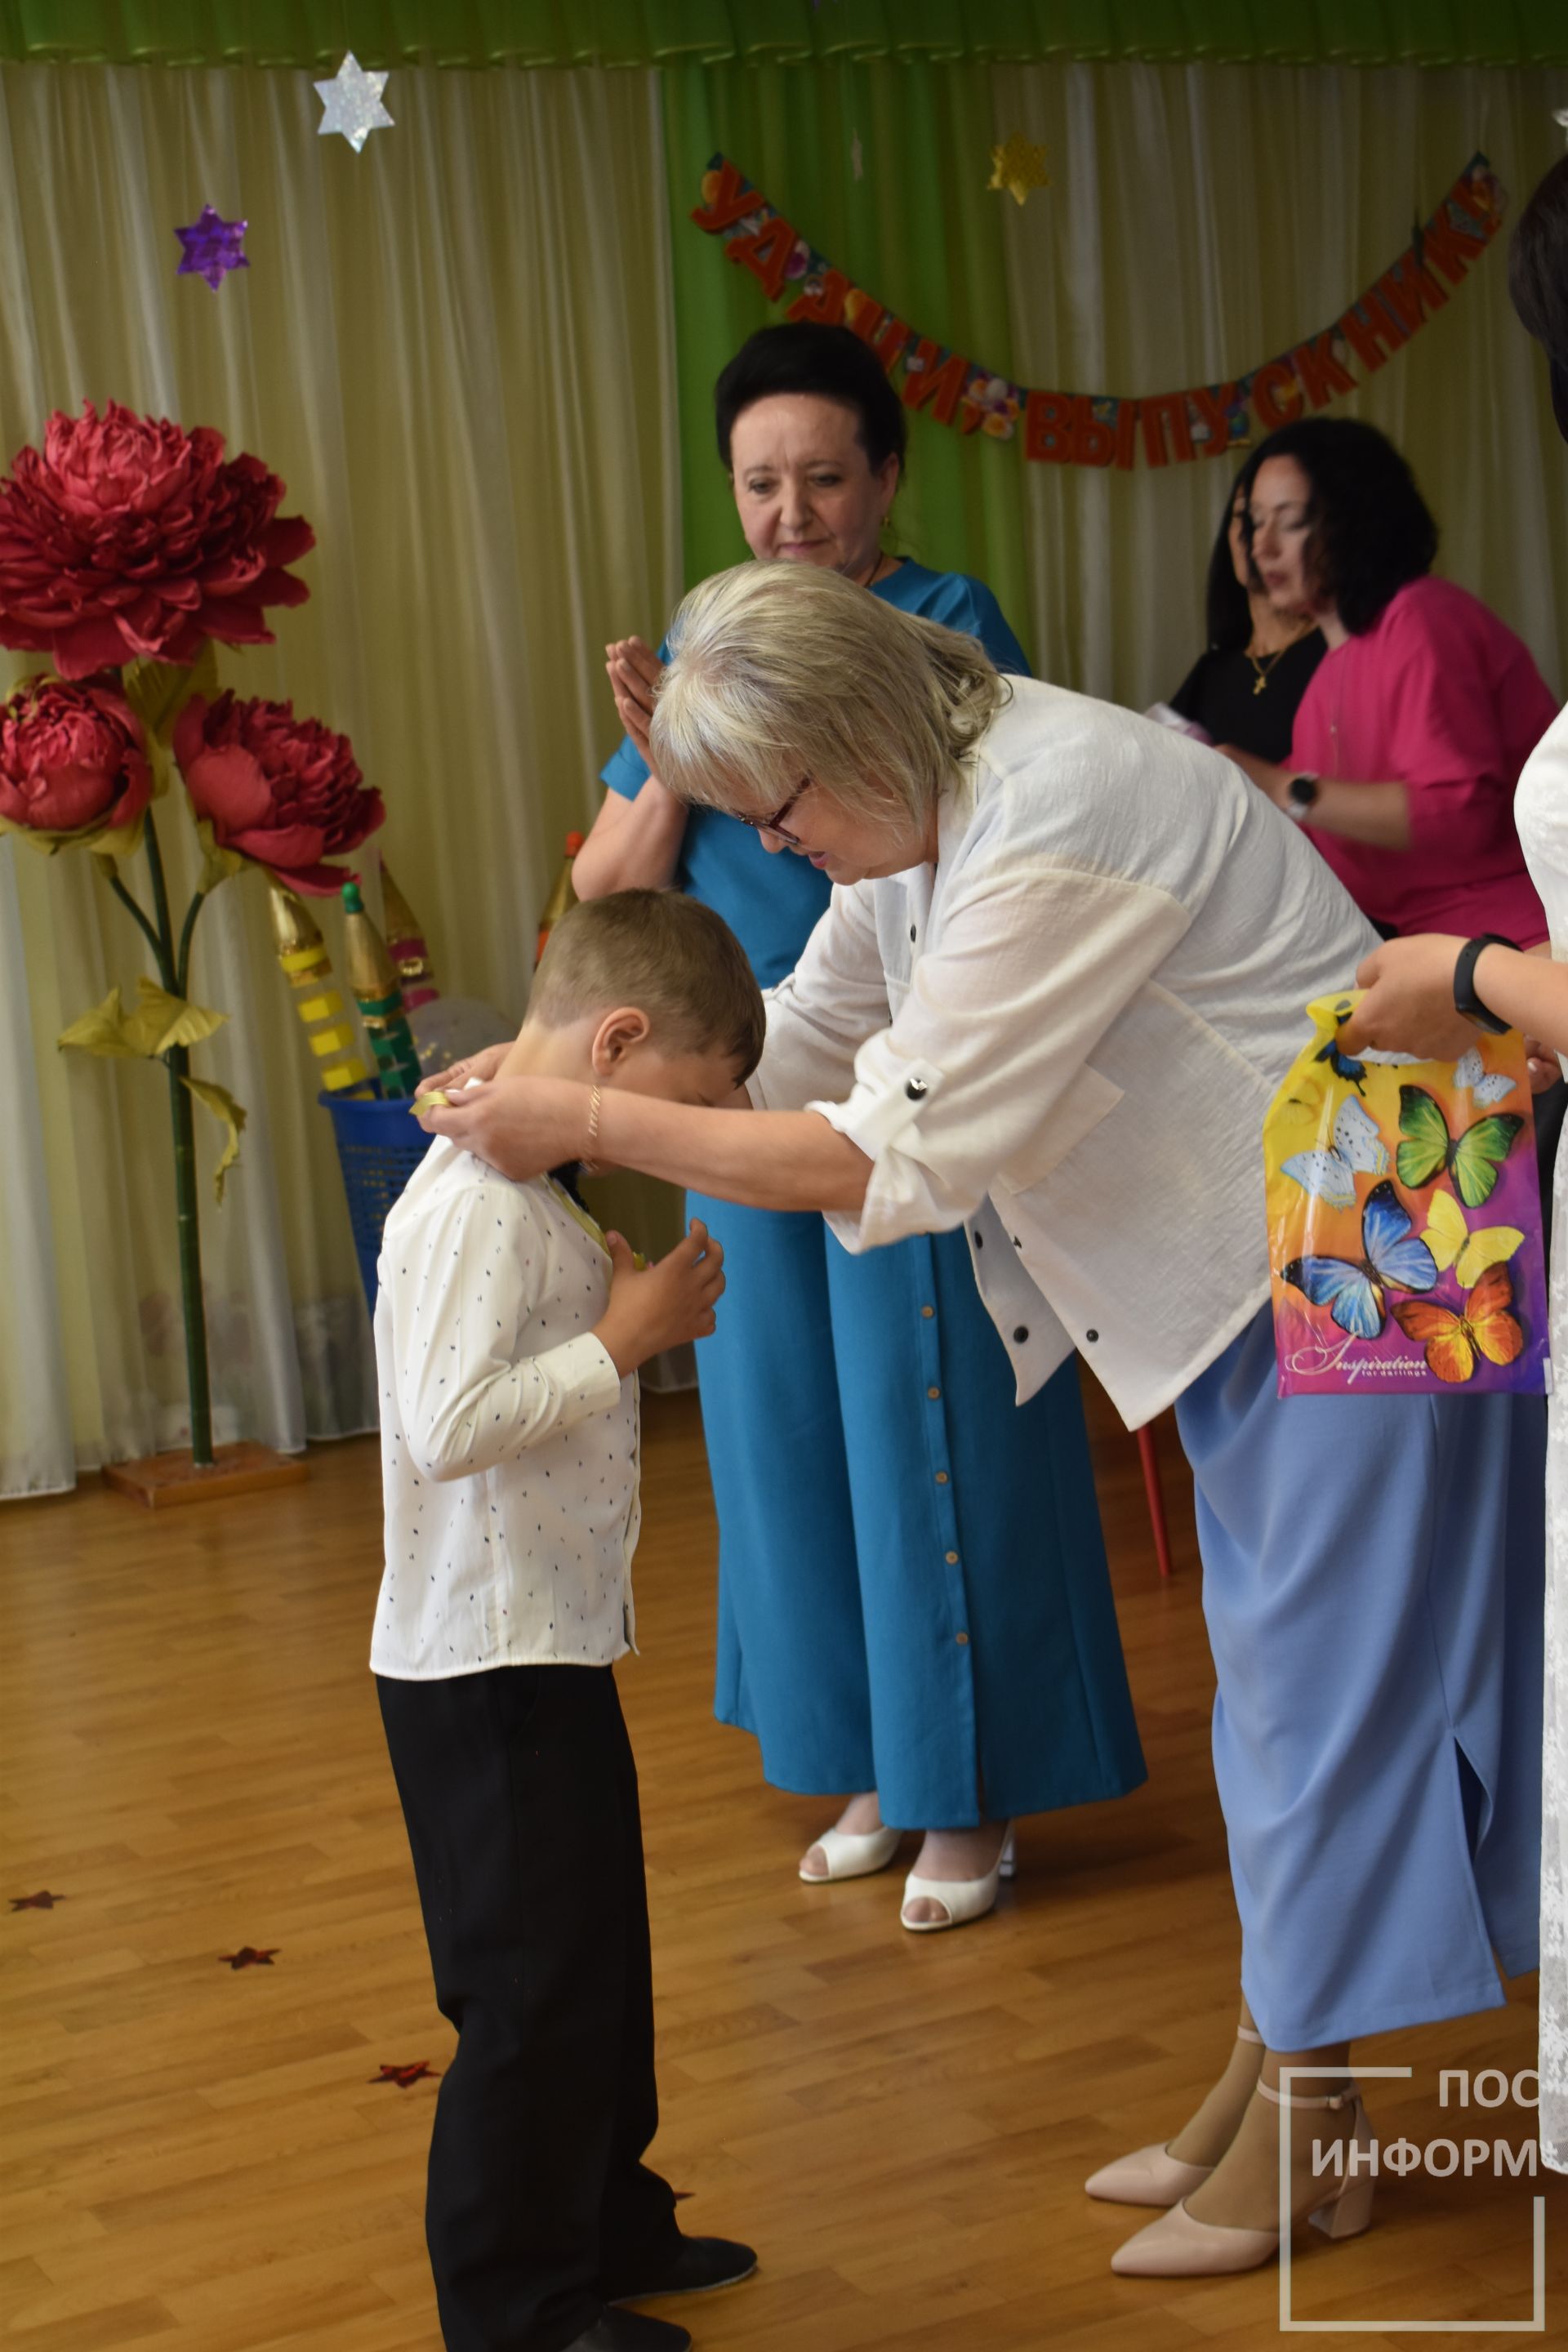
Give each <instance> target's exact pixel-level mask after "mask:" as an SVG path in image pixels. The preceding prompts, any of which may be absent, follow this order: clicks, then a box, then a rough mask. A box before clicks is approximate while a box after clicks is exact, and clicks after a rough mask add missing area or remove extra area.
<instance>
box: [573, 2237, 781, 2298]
mask: <svg viewBox="0 0 1568 2352" xmlns="http://www.w3.org/2000/svg"><path fill="white" fill-rule="evenodd" d="M756 2267H757V2258H756V2255H755V2254H754V2253H753V2252H752V2249H751V2247H750V2246H742V2245H741V2244H739V2243H738V2242H736V2240H735V2239H733V2238H680V2239H678V2240H677V2242H676V2244H675V2247H674V2249H673V2251H672V2252H669V2253H668V2254H666V2255H663V2256H657V2255H656V2256H655V2257H654V2259H653V2260H652V2261H651V2262H648V2263H643V2264H641V2265H639V2266H637V2268H636V2269H634V2270H633V2271H632V2272H631V2273H629V2274H626V2273H623V2274H620V2275H617V2276H615V2277H613V2278H611V2279H610V2281H609V2282H608V2284H604V2285H601V2287H600V2290H599V2292H600V2293H601V2294H602V2295H603V2296H604V2298H605V2302H606V2303H655V2302H657V2301H658V2298H659V2297H660V2296H661V2295H666V2294H712V2293H713V2291H714V2289H715V2288H716V2287H721V2286H733V2285H734V2284H736V2282H737V2281H738V2280H740V2279H743V2278H750V2277H751V2275H752V2272H753V2271H754V2270H755V2269H756Z"/></svg>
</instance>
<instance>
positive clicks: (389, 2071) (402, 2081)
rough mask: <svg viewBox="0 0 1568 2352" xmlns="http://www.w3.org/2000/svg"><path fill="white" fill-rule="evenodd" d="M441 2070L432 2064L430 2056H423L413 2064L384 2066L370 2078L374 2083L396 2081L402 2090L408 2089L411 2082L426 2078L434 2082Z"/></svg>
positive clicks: (421, 2080)
mask: <svg viewBox="0 0 1568 2352" xmlns="http://www.w3.org/2000/svg"><path fill="white" fill-rule="evenodd" d="M439 2072H440V2069H439V2068H438V2067H436V2066H432V2065H431V2063H430V2061H429V2060H428V2058H421V2059H419V2060H418V2061H417V2063H416V2064H414V2065H412V2066H384V2067H383V2068H382V2070H381V2072H380V2074H373V2075H372V2076H371V2077H370V2079H371V2081H372V2082H373V2083H395V2084H396V2085H397V2087H398V2089H399V2090H400V2091H406V2090H407V2089H408V2087H409V2085H410V2084H413V2083H420V2082H424V2081H426V2080H429V2081H431V2082H434V2081H435V2079H436V2076H437V2074H438V2073H439Z"/></svg>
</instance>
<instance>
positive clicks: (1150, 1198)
mask: <svg viewBox="0 0 1568 2352" xmlns="http://www.w3.org/2000/svg"><path fill="white" fill-rule="evenodd" d="M1010 685H1011V688H1012V694H1011V698H1010V700H1009V702H1008V703H1007V705H1006V706H1005V709H1003V710H1002V711H1001V712H1000V713H999V714H998V716H997V718H996V719H995V720H994V722H993V724H992V726H991V727H990V729H989V730H988V731H987V733H986V735H985V736H984V740H983V741H982V742H981V744H980V745H979V747H978V748H977V751H975V753H974V754H973V756H972V758H971V760H970V761H969V763H968V767H967V771H966V773H965V776H964V778H963V782H962V784H961V785H959V786H957V787H955V788H954V790H953V792H952V793H951V794H950V795H949V796H948V798H947V800H946V801H944V803H943V806H942V817H941V825H940V839H939V846H938V855H937V862H936V865H935V866H934V867H931V866H916V867H913V868H911V869H910V871H908V872H907V873H903V874H899V875H895V876H893V877H890V878H889V879H888V880H885V881H877V882H861V883H858V884H856V885H854V886H853V887H848V888H842V887H841V888H838V889H836V890H835V891H834V894H833V898H832V902H831V904H830V906H829V907H828V909H827V911H826V914H825V915H824V916H823V918H822V919H821V921H820V922H819V923H818V924H817V927H816V930H815V931H814V932H813V933H812V936H811V938H810V940H808V941H807V943H806V947H805V953H804V954H803V955H802V957H801V960H800V962H799V965H798V966H797V968H796V969H795V971H794V972H793V973H792V974H791V976H790V977H789V979H787V980H785V981H784V982H782V984H781V985H780V986H779V987H777V988H775V989H773V990H772V991H770V992H769V996H768V1035H767V1049H766V1052H765V1053H764V1055H763V1061H762V1065H761V1067H760V1068H759V1070H758V1072H757V1074H756V1076H754V1077H753V1078H752V1081H751V1084H750V1088H749V1092H750V1095H751V1099H752V1103H753V1104H754V1105H755V1106H756V1108H759V1109H763V1110H797V1109H802V1108H809V1109H812V1110H815V1111H819V1112H820V1113H821V1115H822V1116H823V1117H824V1118H826V1119H828V1120H830V1121H831V1122H832V1124H833V1125H834V1126H835V1127H837V1128H838V1129H840V1130H841V1131H842V1132H843V1133H844V1134H846V1135H847V1136H849V1137H850V1138H851V1139H852V1140H853V1141H854V1142H855V1143H857V1144H858V1146H859V1148H860V1150H862V1151H864V1152H865V1153H866V1155H867V1157H868V1159H869V1160H871V1161H872V1163H873V1165H872V1171H871V1179H870V1183H869V1186H868V1190H867V1193H866V1200H865V1204H864V1206H863V1208H862V1209H861V1211H860V1213H859V1214H858V1216H857V1215H855V1214H853V1213H847V1214H839V1215H835V1216H832V1217H830V1218H829V1220H828V1222H829V1223H830V1225H831V1226H832V1228H833V1231H834V1232H835V1233H836V1234H837V1236H838V1238H839V1240H840V1241H841V1242H843V1244H845V1246H846V1247H847V1249H850V1250H857V1251H858V1250H864V1249H871V1248H874V1247H876V1246H877V1245H878V1244H881V1243H885V1242H893V1241H899V1240H900V1239H902V1238H903V1236H904V1235H906V1234H913V1233H928V1232H938V1231H943V1230H946V1229H949V1228H951V1227H953V1226H956V1225H960V1224H962V1225H964V1226H965V1227H966V1228H967V1231H968V1236H969V1247H970V1255H971V1257H972V1259H973V1265H974V1273H975V1279H976V1281H977V1282H978V1284H979V1286H980V1291H981V1295H982V1297H984V1301H985V1304H986V1306H987V1307H988V1308H989V1310H990V1312H991V1315H992V1318H993V1319H994V1322H995V1324H996V1328H997V1329H998V1331H999V1332H1000V1333H1001V1335H1002V1339H1003V1342H1004V1344H1005V1347H1006V1349H1007V1351H1008V1353H1009V1355H1010V1357H1011V1358H1012V1360H1013V1366H1014V1370H1015V1373H1016V1379H1017V1389H1018V1399H1019V1402H1024V1401H1025V1400H1026V1398H1028V1397H1030V1396H1032V1395H1033V1394H1034V1392H1035V1391H1036V1390H1037V1389H1038V1388H1039V1387H1040V1385H1041V1384H1042V1382H1043V1381H1045V1380H1046V1379H1047V1377H1048V1376H1049V1374H1050V1373H1051V1372H1053V1371H1054V1370H1056V1368H1057V1366H1058V1364H1059V1363H1061V1362H1062V1361H1063V1360H1065V1358H1066V1357H1067V1355H1068V1353H1069V1352H1070V1350H1071V1349H1072V1348H1073V1347H1075V1346H1076V1347H1078V1348H1079V1349H1080V1350H1081V1351H1082V1353H1083V1354H1084V1355H1085V1356H1086V1357H1087V1358H1088V1359H1089V1362H1090V1363H1091V1364H1092V1366H1093V1368H1094V1370H1095V1371H1096V1372H1097V1374H1098V1375H1099V1377H1100V1380H1101V1381H1102V1382H1103V1383H1104V1385H1105V1387H1106V1389H1107V1390H1108V1391H1109V1392H1110V1397H1111V1398H1112V1400H1113V1402H1115V1404H1116V1406H1117V1408H1118V1410H1119V1411H1120V1412H1121V1416H1122V1418H1123V1420H1124V1421H1125V1422H1126V1423H1127V1425H1128V1427H1129V1428H1132V1429H1135V1428H1137V1427H1138V1426H1139V1425H1140V1424H1141V1423H1143V1422H1146V1421H1149V1420H1151V1419H1152V1417H1153V1415H1154V1414H1155V1413H1157V1412H1161V1411H1162V1410H1163V1408H1164V1407H1165V1406H1166V1405H1168V1404H1170V1403H1171V1402H1173V1400H1174V1399H1175V1398H1176V1397H1178V1396H1179V1395H1180V1394H1181V1392H1182V1391H1183V1390H1184V1388H1186V1387H1187V1386H1188V1385H1189V1383H1190V1382H1191V1381H1194V1379H1195V1378H1196V1377H1197V1375H1198V1373H1200V1372H1201V1371H1203V1370H1205V1368H1206V1367H1207V1366H1208V1365H1209V1364H1211V1363H1212V1362H1213V1361H1214V1360H1215V1357H1216V1356H1218V1355H1219V1354H1220V1353H1221V1352H1222V1350H1223V1349H1225V1348H1226V1347H1227V1346H1228V1344H1229V1343H1230V1341H1231V1340H1232V1339H1234V1338H1235V1337H1236V1336H1237V1333H1238V1332H1239V1331H1240V1330H1241V1329H1242V1328H1244V1327H1245V1325H1246V1324H1247V1322H1248V1320H1249V1319H1250V1318H1251V1317H1252V1316H1253V1315H1254V1314H1255V1313H1256V1312H1257V1311H1258V1307H1261V1306H1262V1305H1263V1303H1264V1302H1265V1300H1266V1299H1267V1298H1268V1249H1267V1218H1266V1211H1265V1203H1264V1162H1263V1140H1262V1126H1263V1115H1264V1112H1265V1110H1266V1109H1267V1108H1268V1104H1269V1101H1270V1100H1271V1098H1272V1097H1273V1095H1274V1092H1275V1090H1276V1088H1277V1087H1278V1086H1279V1081H1280V1079H1281V1077H1282V1076H1284V1074H1285V1072H1286V1070H1287V1068H1288V1067H1289V1064H1290V1062H1291V1061H1292V1060H1293V1059H1294V1057H1295V1055H1297V1053H1298V1052H1300V1048H1301V1046H1302V1045H1304V1044H1305V1043H1306V1042H1307V1040H1308V1038H1309V1036H1310V1028H1309V1025H1308V1023H1307V1020H1306V1017H1305V1007H1306V1005H1307V1003H1308V1001H1309V1000H1310V998H1313V997H1317V996H1323V995H1327V994H1331V992H1333V991H1334V990H1336V989H1342V988H1348V987H1349V986H1350V985H1351V984H1352V982H1353V980H1354V976H1355V970H1356V966H1357V964H1358V963H1359V962H1360V961H1361V959H1362V957H1363V955H1364V954H1366V953H1367V951H1368V950H1370V949H1372V948H1373V947H1375V946H1376V944H1377V935H1376V933H1375V932H1374V931H1373V929H1372V926H1371V925H1370V924H1369V923H1368V922H1367V921H1366V920H1365V919H1364V917H1363V916H1362V915H1361V914H1360V913H1358V911H1357V909H1356V908H1355V907H1354V905H1353V904H1352V901H1351V899H1350V898H1349V897H1348V896H1347V894H1346V893H1345V891H1344V890H1343V888H1342V887H1341V885H1340V883H1339V882H1338V881H1337V880H1336V879H1335V877H1334V876H1333V875H1332V874H1331V872H1330V870H1329V868H1328V866H1326V865H1325V864H1324V862H1323V860H1322V859H1321V857H1320V856H1319V855H1318V853H1317V851H1316V850H1315V849H1313V847H1312V846H1311V845H1310V842H1308V841H1306V840H1304V839H1303V837H1302V835H1301V834H1300V830H1299V829H1298V827H1297V826H1296V825H1294V824H1292V823H1291V822H1290V820H1289V817H1286V816H1283V815H1281V814H1280V813H1279V810H1278V809H1276V808H1275V807H1274V806H1273V805H1272V803H1270V802H1268V800H1267V799H1266V798H1265V797H1264V795H1263V793H1260V792H1259V791H1258V789H1257V788H1256V786H1254V785H1253V784H1251V783H1250V782H1248V781H1247V778H1246V777H1245V776H1244V775H1243V774H1242V773H1241V772H1240V771H1239V770H1238V769H1237V767H1235V766H1234V765H1233V764H1232V763H1231V761H1228V760H1226V759H1222V758H1221V757H1220V756H1219V754H1218V753H1217V752H1215V751H1209V750H1207V749H1205V747H1203V746H1202V745H1200V744H1197V743H1194V742H1191V741H1189V740H1186V739H1185V738H1184V737H1183V736H1180V735H1178V734H1175V733H1173V731H1172V730H1168V729H1166V728H1163V727H1158V726H1155V725H1152V723H1150V722H1149V721H1148V720H1146V719H1139V718H1135V717H1133V716H1132V714H1131V712H1128V711H1124V710H1120V709H1116V708H1114V707H1113V706H1111V705H1110V704H1108V703H1101V702H1094V701H1091V700H1089V698H1087V697H1086V696H1083V695H1077V694H1068V693H1067V692H1065V691H1064V690H1063V689H1062V688H1058V687H1052V686H1046V685H1042V684H1040V683H1039V682H1037V680H1034V679H1029V678H1014V679H1012V680H1011V681H1010Z"/></svg>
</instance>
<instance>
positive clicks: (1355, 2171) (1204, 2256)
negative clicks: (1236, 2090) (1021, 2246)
mask: <svg viewBox="0 0 1568 2352" xmlns="http://www.w3.org/2000/svg"><path fill="white" fill-rule="evenodd" d="M1258 2090H1259V2091H1260V2092H1261V2094H1262V2095H1263V2096H1264V2098H1266V2099H1268V2100H1269V2101H1270V2102H1271V2103H1272V2104H1273V2105H1275V2106H1277V2107H1345V2106H1348V2107H1351V2108H1352V2109H1353V2111H1354V2112H1353V2118H1352V2120H1353V2124H1354V2129H1353V2130H1352V2134H1351V2137H1350V2141H1349V2146H1350V2147H1352V2149H1360V2150H1362V2151H1363V2153H1364V2154H1365V2155H1366V2157H1367V2158H1369V2159H1370V2158H1372V2156H1373V2147H1374V2143H1373V2137H1372V2133H1371V2131H1370V2130H1369V2128H1368V2126H1367V2120H1366V2109H1365V2107H1364V2106H1363V2105H1362V2096H1361V2091H1360V2088H1359V2086H1358V2085H1357V2084H1354V2083H1347V2084H1345V2086H1344V2089H1343V2090H1342V2091H1336V2092H1335V2093H1334V2094H1333V2095H1332V2097H1331V2098H1327V2099H1304V2098H1301V2097H1300V2096H1299V2095H1297V2094H1296V2093H1295V2092H1291V2093H1289V2095H1287V2093H1285V2092H1284V2091H1271V2090H1270V2089H1269V2088H1268V2084H1266V2083H1259V2084H1258ZM1307 2219H1308V2220H1309V2221H1310V2222H1311V2224H1312V2227H1313V2228H1314V2229H1315V2230H1321V2231H1322V2232H1323V2234H1324V2236H1325V2237H1329V2238H1354V2237H1359V2236H1360V2234H1361V2232H1362V2231H1363V2230H1364V2229H1365V2228H1366V2226H1367V2223H1368V2222H1369V2221H1371V2219H1372V2173H1371V2170H1370V2168H1369V2169H1367V2170H1365V2171H1363V2170H1362V2169H1361V2168H1359V2166H1349V2165H1348V2166H1347V2168H1346V2169H1345V2171H1344V2172H1343V2173H1342V2175H1341V2176H1340V2179H1339V2185H1338V2187H1337V2188H1336V2189H1335V2190H1334V2193H1333V2195H1332V2196H1331V2197H1329V2198H1326V2199H1325V2200H1324V2201H1323V2203H1322V2204H1321V2205H1317V2206H1314V2207H1313V2209H1312V2210H1311V2212H1310V2213H1309V2214H1308V2216H1307ZM1278 2252H1279V2231H1278V2230H1231V2229H1226V2228H1223V2227H1222V2226H1221V2225H1220V2224H1219V2223H1217V2222H1214V2221H1194V2217H1193V2216H1192V2214H1190V2213H1189V2212H1188V2210H1187V2208H1186V2203H1185V2200H1184V2201H1183V2202H1182V2203H1181V2204H1179V2205H1173V2207H1172V2208H1171V2210H1170V2211H1169V2212H1168V2213H1162V2214H1161V2216H1160V2218H1159V2220H1158V2221H1151V2222H1150V2223H1149V2225H1148V2227H1147V2228H1146V2229H1142V2230H1140V2231H1139V2232H1138V2234H1137V2236H1136V2237H1135V2238H1129V2239H1128V2241H1127V2243H1126V2244H1125V2245H1124V2246H1118V2248H1117V2250H1116V2252H1114V2253H1113V2254H1112V2255H1111V2257H1110V2267H1111V2269H1112V2270H1113V2271H1115V2272H1116V2273H1117V2275H1118V2276H1119V2277H1120V2278H1229V2277H1231V2276H1233V2275H1234V2274H1235V2273H1237V2272H1238V2271H1255V2270H1260V2269H1261V2268H1262V2266H1263V2264H1264V2263H1267V2262H1269V2261H1271V2260H1272V2259H1273V2257H1274V2256H1275V2255H1276V2254H1278Z"/></svg>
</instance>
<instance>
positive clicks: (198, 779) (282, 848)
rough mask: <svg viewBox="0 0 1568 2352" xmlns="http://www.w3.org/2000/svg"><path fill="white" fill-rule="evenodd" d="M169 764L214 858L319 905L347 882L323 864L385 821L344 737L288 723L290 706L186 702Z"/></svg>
mask: <svg viewBox="0 0 1568 2352" xmlns="http://www.w3.org/2000/svg"><path fill="white" fill-rule="evenodd" d="M174 757H175V759H176V760H177V761H179V763H180V772H181V773H182V775H183V776H184V780H185V782H186V784H187V785H188V786H189V788H190V794H191V799H192V802H193V803H194V804H195V812H196V814H197V815H198V816H199V817H205V819H206V820H207V822H208V823H209V824H211V826H212V828H213V833H214V835H215V837H216V841H217V844H218V846H219V847H220V848H222V849H233V850H237V852H238V853H239V855H240V856H242V857H251V858H254V859H255V860H256V862H257V864H258V866H268V867H269V868H270V869H271V871H272V872H273V873H274V874H276V875H277V877H278V878H279V881H281V882H287V883H288V884H289V887H290V888H291V889H295V890H304V891H308V892H310V894H311V895H312V896H314V897H316V898H327V897H330V896H331V893H332V892H333V891H335V890H336V889H337V888H338V887H340V885H341V884H342V882H343V881H344V880H345V879H347V877H346V876H345V875H344V873H343V871H342V868H341V867H340V866H323V865H322V864H321V859H322V858H323V857H332V856H341V855H342V852H343V851H345V850H349V849H357V848H358V847H359V845H360V843H361V842H362V841H363V840H364V839H365V838H366V836H367V835H370V834H373V833H374V831H375V828H376V826H377V825H378V824H380V823H381V821H382V819H383V817H384V815H385V814H386V811H385V810H384V808H383V806H382V803H381V794H380V793H378V792H376V791H375V790H374V788H373V787H370V786H367V785H366V783H365V782H364V779H363V776H362V775H361V774H360V771H359V763H358V761H356V760H355V758H354V755H353V744H352V743H351V742H350V741H349V739H348V737H347V736H346V735H334V734H333V733H332V731H331V728H330V727H323V726H322V725H321V721H320V719H296V718H295V716H294V706H293V704H292V703H290V702H265V701H263V700H261V698H259V697H257V698H255V699H253V700H251V701H249V702H240V701H237V699H236V698H235V697H234V696H233V695H232V694H220V695H219V697H218V698H217V700H216V702H208V701H206V700H205V698H204V697H203V696H201V695H199V694H196V695H193V696H192V697H191V699H190V701H189V702H187V703H186V705H185V707H184V709H183V710H182V711H181V713H180V716H179V719H178V720H177V721H176V723H175V727H174Z"/></svg>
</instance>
